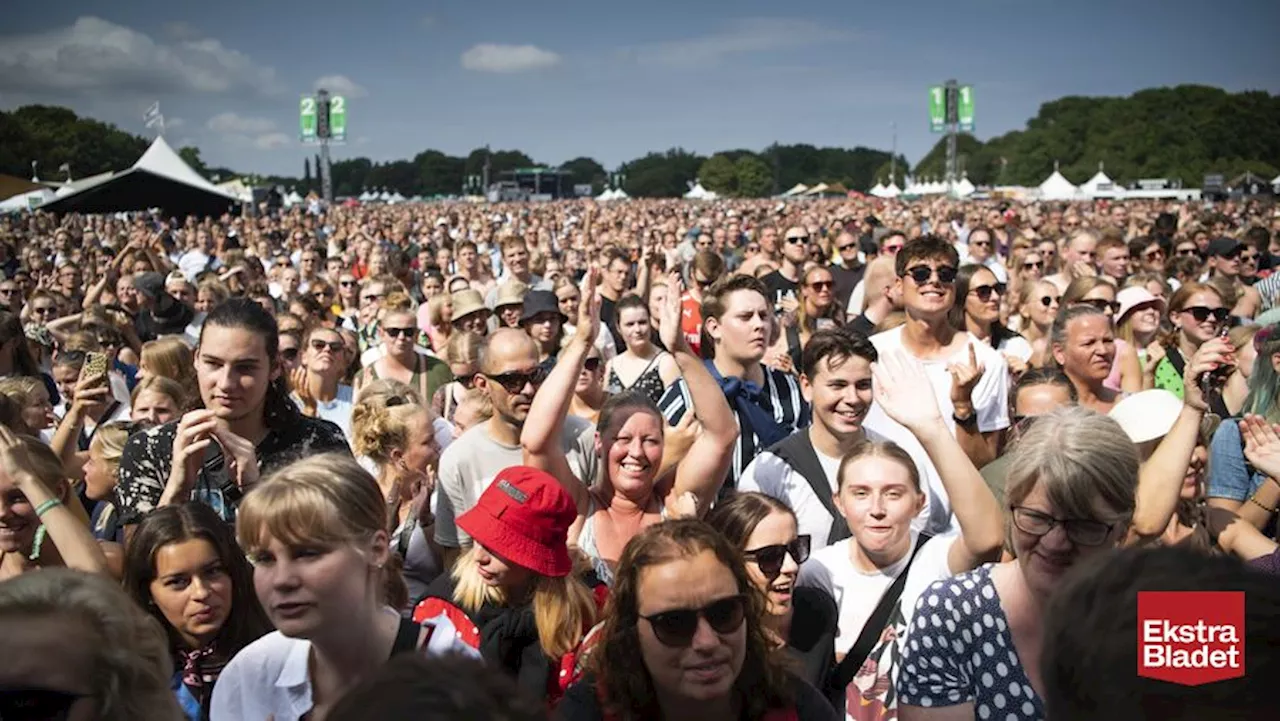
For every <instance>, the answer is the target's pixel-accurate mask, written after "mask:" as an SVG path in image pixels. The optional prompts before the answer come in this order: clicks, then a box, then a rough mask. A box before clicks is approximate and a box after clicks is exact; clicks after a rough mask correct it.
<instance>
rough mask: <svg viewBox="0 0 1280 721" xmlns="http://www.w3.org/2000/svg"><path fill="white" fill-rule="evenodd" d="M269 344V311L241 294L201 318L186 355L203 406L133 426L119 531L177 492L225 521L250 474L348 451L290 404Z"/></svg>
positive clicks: (124, 461)
mask: <svg viewBox="0 0 1280 721" xmlns="http://www.w3.org/2000/svg"><path fill="white" fill-rule="evenodd" d="M278 342H279V331H278V330H277V327H276V321H275V318H273V317H272V316H271V315H270V314H269V313H267V311H265V310H263V308H262V307H261V306H260V305H258V304H257V303H255V302H253V301H252V300H249V299H247V298H233V299H231V300H229V301H227V302H225V303H223V304H222V305H220V306H218V307H216V308H214V309H213V310H212V311H211V312H210V313H209V315H208V317H207V318H205V321H204V325H203V326H202V327H201V330H200V343H199V346H198V347H197V349H196V355H195V365H196V380H197V384H198V386H199V390H200V397H201V399H202V400H203V401H204V407H203V408H200V409H198V410H193V411H190V412H188V413H186V414H184V415H183V416H182V418H180V419H179V420H177V421H171V422H169V423H166V424H164V425H161V426H157V427H155V428H151V429H149V430H147V431H144V432H142V433H136V434H134V435H133V436H132V437H130V438H129V442H128V443H127V444H126V445H125V448H124V453H123V455H122V456H121V459H120V478H119V482H118V484H117V485H116V497H117V498H118V500H119V503H118V504H117V506H118V510H119V512H120V524H121V525H122V526H125V528H126V538H127V537H128V535H129V534H130V533H131V531H130V529H129V527H130V526H133V525H135V524H137V523H138V522H139V521H141V520H142V517H143V516H145V515H146V514H148V513H150V512H151V511H153V510H155V509H156V508H158V507H160V506H167V505H171V504H175V503H183V502H185V501H187V500H198V501H201V502H203V503H206V504H208V505H209V506H212V507H213V509H214V510H215V511H217V512H218V515H219V516H221V517H222V518H223V520H225V521H228V522H230V521H233V520H234V519H235V509H236V506H237V505H239V501H240V498H241V497H242V496H243V495H244V494H245V493H247V492H248V491H249V489H250V488H251V487H252V486H253V485H254V484H255V483H257V481H258V478H259V476H260V475H262V474H265V473H266V472H268V471H270V470H272V469H275V468H278V467H280V466H283V465H286V464H287V463H289V462H290V461H292V460H295V459H297V458H301V457H303V456H309V455H313V454H316V453H324V452H326V451H340V452H343V453H349V452H350V451H349V450H348V448H347V441H346V439H345V438H344V437H343V435H342V431H341V430H340V429H339V428H338V427H337V426H336V425H334V424H333V423H330V422H329V421H325V420H322V419H319V418H308V417H306V416H304V415H302V414H301V413H300V412H299V411H298V407H297V406H296V405H295V404H294V402H293V400H292V399H291V398H290V397H289V390H288V388H287V386H286V384H285V379H284V376H283V374H282V372H281V367H280V359H279V353H278Z"/></svg>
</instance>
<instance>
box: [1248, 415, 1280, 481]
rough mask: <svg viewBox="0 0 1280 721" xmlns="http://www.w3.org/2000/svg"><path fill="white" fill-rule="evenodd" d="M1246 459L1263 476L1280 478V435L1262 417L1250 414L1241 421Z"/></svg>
mask: <svg viewBox="0 0 1280 721" xmlns="http://www.w3.org/2000/svg"><path fill="white" fill-rule="evenodd" d="M1240 435H1241V437H1243V438H1244V457H1245V458H1246V459H1248V461H1249V463H1251V464H1252V465H1253V467H1254V468H1256V469H1257V470H1258V472H1259V473H1262V474H1263V475H1267V476H1271V477H1272V478H1280V435H1278V434H1277V433H1276V427H1275V426H1272V425H1271V424H1270V423H1267V419H1265V418H1263V417H1262V416H1257V415H1253V414H1249V415H1247V416H1245V417H1244V419H1243V420H1241V421H1240Z"/></svg>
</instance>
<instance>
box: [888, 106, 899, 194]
mask: <svg viewBox="0 0 1280 721" xmlns="http://www.w3.org/2000/svg"><path fill="white" fill-rule="evenodd" d="M889 126H890V127H892V128H893V150H892V151H890V153H889V184H890V185H897V184H898V121H896V120H895V121H893V122H892V123H889Z"/></svg>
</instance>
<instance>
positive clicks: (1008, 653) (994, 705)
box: [898, 565, 1044, 721]
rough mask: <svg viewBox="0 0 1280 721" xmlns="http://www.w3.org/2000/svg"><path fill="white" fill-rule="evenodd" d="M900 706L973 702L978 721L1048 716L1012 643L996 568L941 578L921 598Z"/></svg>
mask: <svg viewBox="0 0 1280 721" xmlns="http://www.w3.org/2000/svg"><path fill="white" fill-rule="evenodd" d="M898 695H899V699H898V703H900V704H905V705H908V706H921V707H931V706H956V705H959V704H964V703H972V704H973V709H974V718H976V719H999V721H1030V720H1032V719H1043V718H1044V706H1043V705H1042V704H1041V703H1040V698H1039V697H1038V696H1036V693H1035V691H1034V690H1033V689H1032V688H1031V681H1030V679H1028V678H1027V675H1026V674H1025V673H1024V672H1023V670H1022V664H1021V663H1020V662H1019V661H1018V652H1017V651H1016V650H1014V647H1013V636H1012V635H1011V634H1010V632H1009V622H1008V619H1007V618H1006V617H1005V615H1004V609H1002V608H1001V607H1000V598H999V596H997V595H996V588H995V586H994V585H993V584H992V582H991V566H990V565H986V566H983V567H981V568H979V569H977V570H975V571H970V572H969V573H963V574H960V575H959V576H954V577H952V578H948V579H946V580H943V581H938V582H936V583H934V584H933V585H931V586H929V588H928V589H927V590H926V591H925V592H924V593H923V594H921V595H920V599H919V601H917V603H916V611H915V616H914V618H913V619H912V621H911V629H910V631H909V632H908V633H907V637H906V641H905V643H904V645H903V655H902V671H901V673H900V674H899V676H898Z"/></svg>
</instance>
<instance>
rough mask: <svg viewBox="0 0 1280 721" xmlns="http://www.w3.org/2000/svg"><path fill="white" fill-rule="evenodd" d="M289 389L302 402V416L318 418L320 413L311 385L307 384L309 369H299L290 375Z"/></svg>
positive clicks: (295, 369)
mask: <svg viewBox="0 0 1280 721" xmlns="http://www.w3.org/2000/svg"><path fill="white" fill-rule="evenodd" d="M289 388H290V389H291V390H293V392H294V393H295V394H297V396H298V399H299V400H301V401H302V415H304V416H310V417H311V418H315V417H316V413H317V412H318V408H317V404H316V399H315V396H313V395H311V384H310V383H308V382H307V369H306V368H302V367H298V368H294V369H293V370H292V371H290V373H289Z"/></svg>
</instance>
